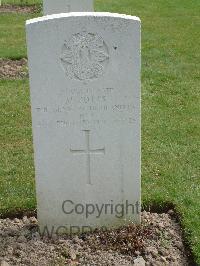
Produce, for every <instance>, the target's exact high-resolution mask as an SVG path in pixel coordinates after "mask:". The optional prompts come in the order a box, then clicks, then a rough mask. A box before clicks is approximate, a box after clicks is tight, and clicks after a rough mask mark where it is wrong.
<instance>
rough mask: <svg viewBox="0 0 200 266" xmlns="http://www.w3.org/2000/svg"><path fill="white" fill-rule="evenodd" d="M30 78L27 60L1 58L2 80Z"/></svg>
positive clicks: (0, 70) (0, 77) (0, 73)
mask: <svg viewBox="0 0 200 266" xmlns="http://www.w3.org/2000/svg"><path fill="white" fill-rule="evenodd" d="M27 77H28V67H27V59H25V58H23V59H20V60H11V59H2V58H0V79H23V78H27Z"/></svg>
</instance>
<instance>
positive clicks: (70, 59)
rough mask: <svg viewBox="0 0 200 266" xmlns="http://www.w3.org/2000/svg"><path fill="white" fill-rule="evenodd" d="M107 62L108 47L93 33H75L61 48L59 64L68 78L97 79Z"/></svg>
mask: <svg viewBox="0 0 200 266" xmlns="http://www.w3.org/2000/svg"><path fill="white" fill-rule="evenodd" d="M108 61H109V51H108V47H107V45H106V44H105V42H104V40H103V38H102V37H101V36H99V35H98V34H95V33H88V32H86V31H84V32H81V33H76V34H74V35H72V37H71V39H70V40H69V41H65V43H64V45H63V47H62V54H61V63H62V66H63V68H64V70H65V73H66V75H67V76H68V77H70V78H74V79H78V80H90V79H95V78H98V77H100V76H101V75H103V73H104V71H105V68H106V66H107V64H108Z"/></svg>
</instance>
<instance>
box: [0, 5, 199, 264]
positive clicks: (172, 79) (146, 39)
mask: <svg viewBox="0 0 200 266" xmlns="http://www.w3.org/2000/svg"><path fill="white" fill-rule="evenodd" d="M96 10H98V11H110V12H118V13H126V14H131V15H136V16H139V17H140V18H141V20H142V197H143V204H144V206H148V205H151V204H155V205H157V206H164V205H165V204H166V203H173V204H174V205H175V207H176V210H177V211H178V212H179V213H180V215H181V217H182V226H183V228H184V230H185V234H186V235H187V239H188V241H189V243H190V245H191V248H192V250H193V253H194V255H195V257H196V260H197V262H198V263H200V169H199V162H200V154H199V149H200V148H199V144H200V122H199V121H200V93H199V81H200V62H199V58H200V44H199V36H200V16H199V14H200V1H199V0H191V1H188V0H168V1H166V0H152V1H148V0H140V1H137V0H122V1H119V0H97V1H96ZM6 16H7V17H6ZM27 17H30V16H25V15H15V16H13V15H1V16H0V47H1V48H0V57H11V58H14V57H16V55H17V57H18V56H19V57H23V56H25V55H26V49H25V42H24V26H23V25H24V21H25V19H26V18H27ZM12 19H14V21H13V22H12V23H11V21H12ZM1 29H3V31H2V30H1ZM10 32H13V33H14V35H11V34H10ZM2 34H3V35H2ZM3 36H4V37H3ZM2 43H4V46H3V47H2ZM11 47H12V49H11ZM0 95H1V97H0V108H1V109H0V110H1V116H0V124H1V127H0V146H1V147H0V161H1V165H0V184H1V185H0V198H1V203H0V204H1V206H0V209H1V211H2V212H6V210H15V209H20V208H21V209H27V208H35V194H34V193H35V192H34V170H33V160H32V144H31V143H32V141H31V122H30V108H29V93H28V83H27V82H24V81H0Z"/></svg>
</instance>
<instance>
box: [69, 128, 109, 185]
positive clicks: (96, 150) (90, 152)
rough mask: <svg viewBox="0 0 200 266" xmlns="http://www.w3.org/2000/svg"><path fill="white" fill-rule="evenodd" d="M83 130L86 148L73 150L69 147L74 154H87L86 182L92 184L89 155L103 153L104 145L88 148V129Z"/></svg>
mask: <svg viewBox="0 0 200 266" xmlns="http://www.w3.org/2000/svg"><path fill="white" fill-rule="evenodd" d="M83 131H84V132H85V138H86V149H85V150H74V149H70V151H71V152H72V153H73V154H75V155H82V154H84V155H86V156H87V184H88V185H92V180H91V160H90V156H91V155H92V154H105V147H104V148H102V149H95V150H92V149H91V148H90V130H83Z"/></svg>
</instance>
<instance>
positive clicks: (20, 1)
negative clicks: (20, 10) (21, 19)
mask: <svg viewBox="0 0 200 266" xmlns="http://www.w3.org/2000/svg"><path fill="white" fill-rule="evenodd" d="M1 2H2V5H5V4H12V5H22V6H23V5H35V4H36V5H38V4H42V0H2V1H1Z"/></svg>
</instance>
